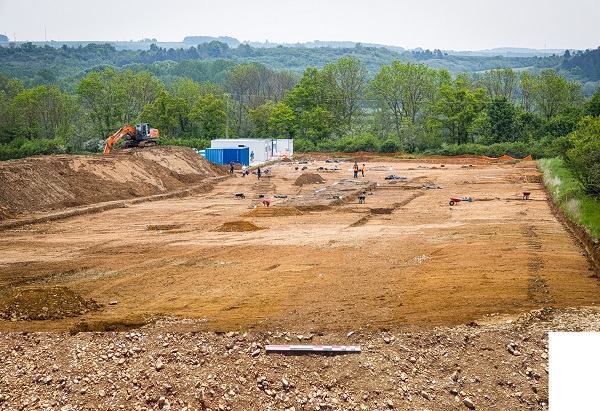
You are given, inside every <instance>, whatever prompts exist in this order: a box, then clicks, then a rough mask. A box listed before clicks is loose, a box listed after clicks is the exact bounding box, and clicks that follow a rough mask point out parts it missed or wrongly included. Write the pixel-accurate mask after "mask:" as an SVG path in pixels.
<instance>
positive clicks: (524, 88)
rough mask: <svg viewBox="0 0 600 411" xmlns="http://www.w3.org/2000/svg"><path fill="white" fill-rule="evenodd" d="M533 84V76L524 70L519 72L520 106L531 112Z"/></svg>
mask: <svg viewBox="0 0 600 411" xmlns="http://www.w3.org/2000/svg"><path fill="white" fill-rule="evenodd" d="M534 84H535V78H534V76H532V75H531V74H529V73H528V72H526V71H524V72H523V73H521V81H520V83H519V86H520V89H521V108H522V109H523V110H525V111H527V112H529V113H532V112H533V96H534Z"/></svg>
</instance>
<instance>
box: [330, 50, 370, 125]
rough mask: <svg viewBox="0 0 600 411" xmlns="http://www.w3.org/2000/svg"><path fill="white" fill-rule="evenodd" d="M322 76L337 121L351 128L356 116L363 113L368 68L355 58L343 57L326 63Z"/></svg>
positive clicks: (331, 109) (331, 110)
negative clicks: (334, 61) (335, 61)
mask: <svg viewBox="0 0 600 411" xmlns="http://www.w3.org/2000/svg"><path fill="white" fill-rule="evenodd" d="M322 76H323V85H324V86H325V87H326V90H327V92H328V97H329V101H328V105H329V108H330V112H331V113H332V114H333V115H334V116H335V118H336V123H338V124H340V125H344V126H345V127H346V128H347V129H348V130H351V129H352V126H353V123H354V121H355V120H356V118H357V117H359V116H360V115H361V114H362V101H363V98H364V92H365V87H366V80H367V69H366V68H365V66H364V65H363V64H361V62H360V61H359V60H357V59H355V58H352V57H342V58H341V59H339V60H338V61H337V63H335V64H333V63H329V64H326V65H325V67H323V70H322Z"/></svg>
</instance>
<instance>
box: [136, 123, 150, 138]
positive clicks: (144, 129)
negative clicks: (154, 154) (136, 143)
mask: <svg viewBox="0 0 600 411" xmlns="http://www.w3.org/2000/svg"><path fill="white" fill-rule="evenodd" d="M149 137H150V125H149V124H148V123H143V124H136V125H135V139H136V140H145V139H147V138H149Z"/></svg>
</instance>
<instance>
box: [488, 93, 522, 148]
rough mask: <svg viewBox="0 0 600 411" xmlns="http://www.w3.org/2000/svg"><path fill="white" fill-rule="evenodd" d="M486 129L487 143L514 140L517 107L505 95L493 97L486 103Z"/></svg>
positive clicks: (516, 135)
mask: <svg viewBox="0 0 600 411" xmlns="http://www.w3.org/2000/svg"><path fill="white" fill-rule="evenodd" d="M485 111H486V122H487V124H486V126H485V127H486V131H487V133H488V134H489V141H488V142H489V143H504V142H511V141H516V140H517V138H518V137H519V136H518V134H517V133H516V125H517V109H516V107H515V106H514V105H513V104H511V103H510V102H509V101H508V99H507V97H505V96H501V97H496V98H493V99H492V100H491V101H490V102H489V104H487V105H486V109H485Z"/></svg>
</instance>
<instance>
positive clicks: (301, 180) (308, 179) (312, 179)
mask: <svg viewBox="0 0 600 411" xmlns="http://www.w3.org/2000/svg"><path fill="white" fill-rule="evenodd" d="M324 182H325V180H323V178H322V177H321V176H320V175H318V174H313V173H305V174H302V175H301V176H300V177H298V178H297V179H296V181H295V182H294V185H295V186H303V185H304V184H323V183H324Z"/></svg>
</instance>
